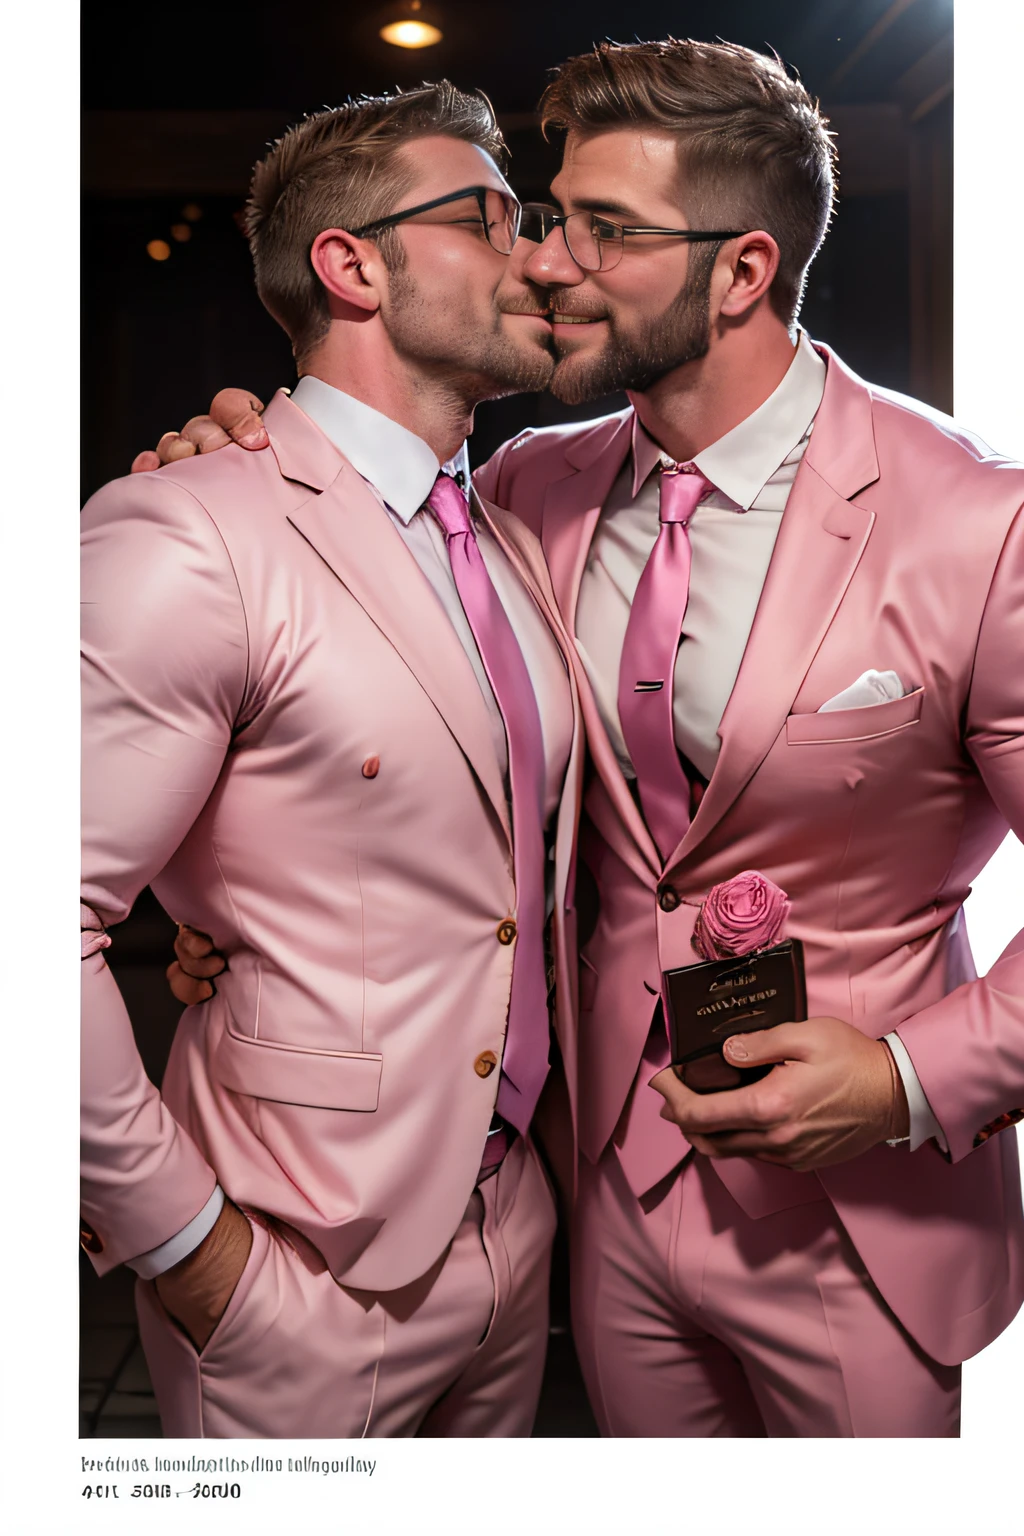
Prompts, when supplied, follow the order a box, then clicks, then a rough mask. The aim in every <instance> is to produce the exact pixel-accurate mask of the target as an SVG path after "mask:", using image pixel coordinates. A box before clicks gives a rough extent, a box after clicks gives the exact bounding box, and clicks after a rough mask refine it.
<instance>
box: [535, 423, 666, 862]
mask: <svg viewBox="0 0 1024 1536" xmlns="http://www.w3.org/2000/svg"><path fill="white" fill-rule="evenodd" d="M632 425H633V412H632V411H631V410H630V411H627V412H625V413H623V414H621V415H619V416H616V417H614V418H613V419H612V421H611V422H602V423H600V425H599V427H597V428H595V430H594V431H593V432H592V433H589V434H588V435H587V436H586V437H584V438H582V439H581V440H580V441H579V442H578V443H575V444H573V445H572V446H571V448H570V450H569V453H568V457H569V461H570V463H572V464H573V465H574V467H575V470H576V472H575V473H574V474H572V475H569V476H568V477H567V478H566V479H564V480H556V481H554V482H553V483H550V484H549V485H548V486H547V487H546V489H545V492H544V516H543V522H542V525H541V542H542V545H543V549H544V555H545V558H546V559H547V563H548V569H549V570H550V572H551V585H552V588H553V590H554V595H555V600H556V602H557V604H558V610H559V613H560V614H561V616H562V622H563V624H564V625H565V628H566V630H567V631H568V633H569V636H570V639H571V640H572V641H573V646H572V660H573V665H574V670H575V676H576V685H577V688H578V690H579V695H580V710H581V712H582V715H583V722H584V725H585V726H586V731H587V742H588V745H589V747H590V755H591V757H592V759H593V762H594V767H595V768H596V769H597V772H598V773H599V774H600V776H601V779H602V781H603V782H604V785H605V788H606V789H607V791H608V795H609V798H610V799H611V802H612V804H613V805H614V807H615V809H616V811H617V812H618V814H619V816H620V817H621V819H622V821H623V822H624V824H625V826H626V829H627V830H628V832H629V834H630V836H631V837H632V839H633V841H634V842H635V843H636V845H637V847H638V848H639V850H640V852H641V853H642V855H643V857H644V859H645V861H646V862H647V864H648V865H649V866H650V868H651V869H652V870H653V871H654V873H655V875H657V873H658V871H659V870H660V868H661V861H660V859H659V857H658V851H657V848H656V847H655V845H654V841H653V839H652V837H651V834H650V833H649V832H648V830H647V825H646V823H645V822H644V819H643V817H642V816H641V814H640V812H639V810H638V809H637V806H636V802H635V801H634V799H633V796H632V795H631V794H630V791H629V786H628V784H627V783H626V779H625V777H624V775H623V772H622V769H621V768H620V767H619V760H618V758H617V757H616V755H615V751H614V749H613V747H612V744H611V742H610V741H609V739H608V733H607V731H606V730H605V728H604V723H603V721H602V720H601V713H600V710H599V709H598V706H597V700H596V698H595V697H594V691H593V689H592V688H591V686H590V679H589V678H588V677H587V673H586V668H585V667H584V666H583V664H582V662H581V661H580V659H579V655H578V652H577V651H576V646H575V639H576V622H575V621H576V604H577V601H578V599H579V591H580V582H581V580H582V578H583V571H584V568H585V566H586V563H587V555H588V554H589V552H590V546H591V543H592V542H593V538H594V532H595V530H596V528H597V520H598V518H599V517H600V515H601V508H602V507H603V505H604V503H605V501H606V500H607V498H608V495H609V493H610V491H611V488H612V486H613V485H614V484H615V480H616V477H617V476H618V474H619V471H620V470H621V468H622V465H623V462H624V460H625V457H626V454H627V453H628V451H629V445H630V441H631V433H632Z"/></svg>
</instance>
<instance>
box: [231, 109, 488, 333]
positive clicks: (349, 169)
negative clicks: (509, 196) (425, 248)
mask: <svg viewBox="0 0 1024 1536" xmlns="http://www.w3.org/2000/svg"><path fill="white" fill-rule="evenodd" d="M432 134H445V135H447V136H448V137H450V138H453V139H463V140H465V141H466V142H467V143H469V144H476V145H478V146H479V148H481V149H483V150H485V151H486V152H487V153H488V154H489V155H491V156H492V158H493V159H494V160H495V161H496V162H497V163H498V165H499V166H503V165H504V160H505V145H504V142H503V140H502V137H501V132H500V130H499V128H498V125H497V123H496V121H495V118H494V112H493V110H492V108H491V104H490V102H489V101H488V100H487V98H486V96H484V95H483V93H482V92H478V93H475V94H467V93H466V92H464V91H459V90H456V88H455V86H453V85H452V84H451V83H450V82H449V81H447V80H440V81H438V82H437V83H436V84H433V85H426V84H425V85H422V86H419V87H417V88H416V89H415V90H410V91H398V92H396V93H395V94H394V95H384V96H363V97H360V98H359V99H358V100H355V101H349V102H348V103H346V105H345V106H342V107H334V108H326V109H325V110H324V111H322V112H314V113H312V114H310V115H309V116H308V117H305V118H303V120H302V122H301V123H297V124H296V125H295V126H294V127H293V128H289V129H288V130H287V132H286V133H284V134H282V136H281V138H279V139H278V140H277V141H276V142H275V143H274V144H273V145H271V147H270V153H269V154H268V155H267V156H266V158H265V159H263V160H261V161H260V162H259V164H258V165H257V166H256V167H255V170H254V171H253V177H252V184H251V186H250V189H249V200H248V202H247V204H246V209H245V219H244V226H243V227H244V229H245V233H246V235H247V236H248V238H249V249H250V250H251V252H252V257H253V262H254V264H255V268H256V288H257V291H258V293H259V296H260V298H261V299H262V301H263V303H264V305H265V306H266V308H267V309H268V310H269V311H270V313H271V314H272V315H273V317H274V319H275V320H276V321H277V322H278V324H279V325H281V326H282V327H283V328H284V330H285V331H287V333H288V335H289V337H290V338H291V343H292V351H293V352H294V354H295V357H296V361H297V362H299V363H301V362H302V361H303V360H304V359H305V358H306V357H307V356H308V355H309V353H310V352H311V351H312V350H313V349H314V348H315V347H316V346H317V345H318V344H319V343H320V342H321V341H323V339H324V337H325V336H326V335H327V332H328V330H329V329H330V310H329V307H328V300H327V293H326V290H325V289H324V287H323V284H322V283H321V282H320V280H319V278H318V277H317V275H316V273H315V271H314V270H313V264H312V262H311V261H310V249H311V247H312V245H313V241H314V240H315V239H316V237H317V235H319V234H320V233H321V232H322V231H323V230H325V229H347V230H352V229H359V228H361V227H362V226H363V225H364V224H370V223H372V222H373V220H375V219H380V218H385V217H386V216H387V215H388V214H389V213H392V212H394V211H395V206H396V203H397V200H398V199H399V198H400V197H402V196H403V194H404V193H405V192H406V191H407V190H408V188H409V187H410V186H411V184H412V181H413V170H412V168H411V166H410V165H409V164H408V163H407V162H406V161H404V160H403V157H402V155H401V151H402V149H403V148H404V147H405V146H406V145H407V144H409V143H411V142H413V141H414V140H415V139H420V138H425V137H428V136H430V135H432ZM375 238H376V239H377V242H378V247H379V249H380V252H381V255H382V257H383V259H384V261H385V262H386V263H387V265H388V267H389V268H390V269H391V270H395V269H396V268H397V267H399V266H400V265H401V263H402V248H401V243H400V241H399V239H398V238H397V235H396V233H395V231H394V230H384V231H382V232H381V234H380V235H379V236H375Z"/></svg>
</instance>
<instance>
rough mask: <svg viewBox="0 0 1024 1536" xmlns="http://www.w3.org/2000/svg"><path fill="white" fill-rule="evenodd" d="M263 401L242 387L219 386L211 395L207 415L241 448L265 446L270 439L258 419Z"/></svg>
mask: <svg viewBox="0 0 1024 1536" xmlns="http://www.w3.org/2000/svg"><path fill="white" fill-rule="evenodd" d="M262 411H263V401H262V400H260V399H259V397H258V396H256V395H254V394H252V393H250V391H249V390H246V389H222V390H221V391H220V393H219V394H217V395H215V396H214V397H213V403H212V404H211V406H210V418H211V419H212V420H213V422H214V423H215V424H216V425H217V426H218V427H221V428H223V430H224V431H225V432H226V433H227V434H228V436H229V437H230V438H231V440H232V442H235V443H240V444H241V446H242V447H243V448H252V449H258V448H265V447H266V446H267V444H268V442H269V441H270V439H269V438H268V436H267V429H266V428H265V427H264V425H263V422H262V421H261V420H260V415H261V412H262Z"/></svg>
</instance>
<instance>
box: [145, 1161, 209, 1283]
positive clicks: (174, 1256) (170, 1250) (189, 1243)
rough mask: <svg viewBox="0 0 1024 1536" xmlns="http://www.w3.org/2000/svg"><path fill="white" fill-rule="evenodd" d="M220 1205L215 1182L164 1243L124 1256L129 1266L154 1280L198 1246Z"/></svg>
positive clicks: (207, 1233)
mask: <svg viewBox="0 0 1024 1536" xmlns="http://www.w3.org/2000/svg"><path fill="white" fill-rule="evenodd" d="M223 1209H224V1191H223V1190H222V1189H221V1187H220V1185H219V1184H218V1185H217V1187H216V1189H215V1190H214V1192H213V1194H212V1195H211V1196H210V1198H209V1200H207V1202H206V1204H205V1205H204V1206H203V1208H202V1210H201V1211H200V1212H199V1215H198V1216H193V1218H192V1220H191V1221H190V1222H189V1223H188V1226H186V1227H182V1229H181V1231H180V1232H176V1233H175V1234H174V1236H173V1237H169V1238H168V1239H167V1241H166V1243H161V1244H160V1246H159V1247H158V1248H151V1249H150V1250H149V1252H148V1253H140V1254H139V1256H138V1258H137V1259H126V1260H125V1263H126V1264H127V1265H128V1268H129V1269H134V1271H135V1273H136V1274H137V1275H138V1276H139V1278H140V1279H142V1280H155V1279H156V1277H157V1275H162V1274H163V1273H164V1271H165V1270H168V1269H170V1268H171V1266H172V1265H174V1264H178V1263H180V1262H181V1260H182V1259H184V1258H187V1257H188V1255H189V1254H190V1253H191V1252H192V1251H193V1249H195V1248H198V1247H199V1244H200V1243H201V1242H202V1240H203V1238H204V1237H206V1236H208V1235H209V1233H210V1232H211V1231H212V1230H213V1224H214V1222H215V1221H216V1220H217V1217H218V1216H219V1215H220V1213H221V1211H222V1210H223Z"/></svg>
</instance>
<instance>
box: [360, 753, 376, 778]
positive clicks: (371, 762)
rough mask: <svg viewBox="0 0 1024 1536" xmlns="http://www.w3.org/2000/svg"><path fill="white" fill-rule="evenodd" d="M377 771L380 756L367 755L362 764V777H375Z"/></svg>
mask: <svg viewBox="0 0 1024 1536" xmlns="http://www.w3.org/2000/svg"><path fill="white" fill-rule="evenodd" d="M378 773H380V758H379V757H368V758H367V759H366V762H365V763H364V764H363V778H364V779H375V778H376V777H377V775H378Z"/></svg>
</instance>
